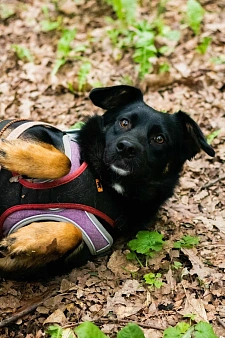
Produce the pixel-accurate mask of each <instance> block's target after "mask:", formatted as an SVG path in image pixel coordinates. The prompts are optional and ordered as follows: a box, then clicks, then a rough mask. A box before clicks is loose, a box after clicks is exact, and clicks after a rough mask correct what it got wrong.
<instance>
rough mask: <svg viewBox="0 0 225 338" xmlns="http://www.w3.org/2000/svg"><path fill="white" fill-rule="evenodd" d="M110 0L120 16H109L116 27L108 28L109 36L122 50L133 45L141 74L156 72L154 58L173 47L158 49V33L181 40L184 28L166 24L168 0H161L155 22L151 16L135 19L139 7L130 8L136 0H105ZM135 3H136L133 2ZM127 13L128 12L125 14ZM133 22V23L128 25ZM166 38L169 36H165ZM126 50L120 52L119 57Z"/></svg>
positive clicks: (171, 49) (117, 55) (167, 69)
mask: <svg viewBox="0 0 225 338" xmlns="http://www.w3.org/2000/svg"><path fill="white" fill-rule="evenodd" d="M105 1H106V2H107V3H110V4H111V5H112V6H113V8H114V10H115V12H116V15H117V18H118V20H112V19H111V18H107V21H108V23H110V26H113V28H110V29H108V30H107V33H108V36H109V38H110V40H111V42H112V44H113V46H115V47H116V48H117V49H118V50H121V49H124V50H127V49H129V50H130V49H133V55H132V57H133V60H134V62H135V63H137V64H138V71H139V77H140V78H141V79H142V78H143V77H144V76H145V74H148V73H149V72H152V70H153V65H152V58H157V57H158V56H159V54H165V53H170V52H172V51H173V47H170V46H168V45H164V46H160V47H159V48H158V49H157V47H156V44H155V39H156V37H157V36H161V37H163V38H166V39H168V40H173V41H178V40H179V38H180V32H179V31H178V30H172V29H171V28H170V27H169V26H167V25H165V24H164V22H163V19H162V18H161V13H163V11H164V9H165V5H166V3H167V0H161V1H160V4H159V7H158V9H159V10H158V16H157V18H156V19H155V20H154V23H149V22H148V21H147V20H135V10H134V9H133V10H132V11H131V13H130V14H129V11H128V10H127V8H129V10H130V9H131V7H132V6H133V5H134V1H132V2H131V1H127V0H105ZM131 4H132V6H131ZM136 6H137V3H136V2H135V7H136ZM125 13H126V16H124V15H125ZM128 26H129V27H128ZM164 40H165V39H164ZM121 57H122V53H119V52H117V54H116V59H117V60H119V59H120V58H121ZM159 71H160V72H161V73H162V72H166V71H169V65H168V64H166V63H165V65H162V66H161V67H160V70H159Z"/></svg>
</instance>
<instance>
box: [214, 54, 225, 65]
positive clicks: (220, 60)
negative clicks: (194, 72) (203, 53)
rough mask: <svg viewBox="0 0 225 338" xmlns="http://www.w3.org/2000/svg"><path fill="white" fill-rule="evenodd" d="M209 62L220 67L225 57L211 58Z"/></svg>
mask: <svg viewBox="0 0 225 338" xmlns="http://www.w3.org/2000/svg"><path fill="white" fill-rule="evenodd" d="M211 62H212V63H214V64H216V65H222V64H224V63H225V55H221V56H217V57H213V58H211Z"/></svg>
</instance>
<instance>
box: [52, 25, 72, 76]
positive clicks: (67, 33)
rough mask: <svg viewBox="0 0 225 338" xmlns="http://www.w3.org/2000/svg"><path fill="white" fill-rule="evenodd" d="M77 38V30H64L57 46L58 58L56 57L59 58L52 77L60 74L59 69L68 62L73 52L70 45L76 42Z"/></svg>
mask: <svg viewBox="0 0 225 338" xmlns="http://www.w3.org/2000/svg"><path fill="white" fill-rule="evenodd" d="M75 36H76V30H75V29H64V30H63V31H62V35H61V38H60V39H59V42H58V45H57V56H56V57H57V58H56V61H55V65H54V68H53V70H52V75H55V74H56V73H57V72H58V70H59V68H60V67H61V66H63V65H64V64H65V63H66V62H67V58H68V56H69V53H70V51H71V47H70V44H71V42H72V41H73V40H74V38H75Z"/></svg>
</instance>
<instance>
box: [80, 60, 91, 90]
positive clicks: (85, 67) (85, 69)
mask: <svg viewBox="0 0 225 338" xmlns="http://www.w3.org/2000/svg"><path fill="white" fill-rule="evenodd" d="M90 70H91V63H90V62H88V61H87V62H84V63H83V64H82V65H81V67H80V69H79V71H78V90H79V91H81V90H82V89H83V87H84V85H85V83H86V80H87V75H88V74H89V72H90Z"/></svg>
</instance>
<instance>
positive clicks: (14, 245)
mask: <svg viewBox="0 0 225 338" xmlns="http://www.w3.org/2000/svg"><path fill="white" fill-rule="evenodd" d="M81 242H82V233H81V231H80V230H79V229H78V228H76V227H75V226H74V225H73V224H71V223H65V222H42V223H31V224H29V225H27V226H26V227H24V228H21V229H19V230H17V231H16V232H15V233H13V234H11V235H9V236H8V237H6V238H4V239H3V240H2V241H1V242H0V257H1V258H0V271H1V270H3V271H18V270H20V269H21V268H22V269H32V270H35V269H36V268H39V267H41V266H44V265H46V264H47V263H49V262H51V261H55V260H57V259H59V258H60V257H62V256H64V255H65V254H66V253H67V252H70V251H71V250H72V249H75V248H76V247H77V246H79V244H80V243H81ZM0 274H1V273H0Z"/></svg>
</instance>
